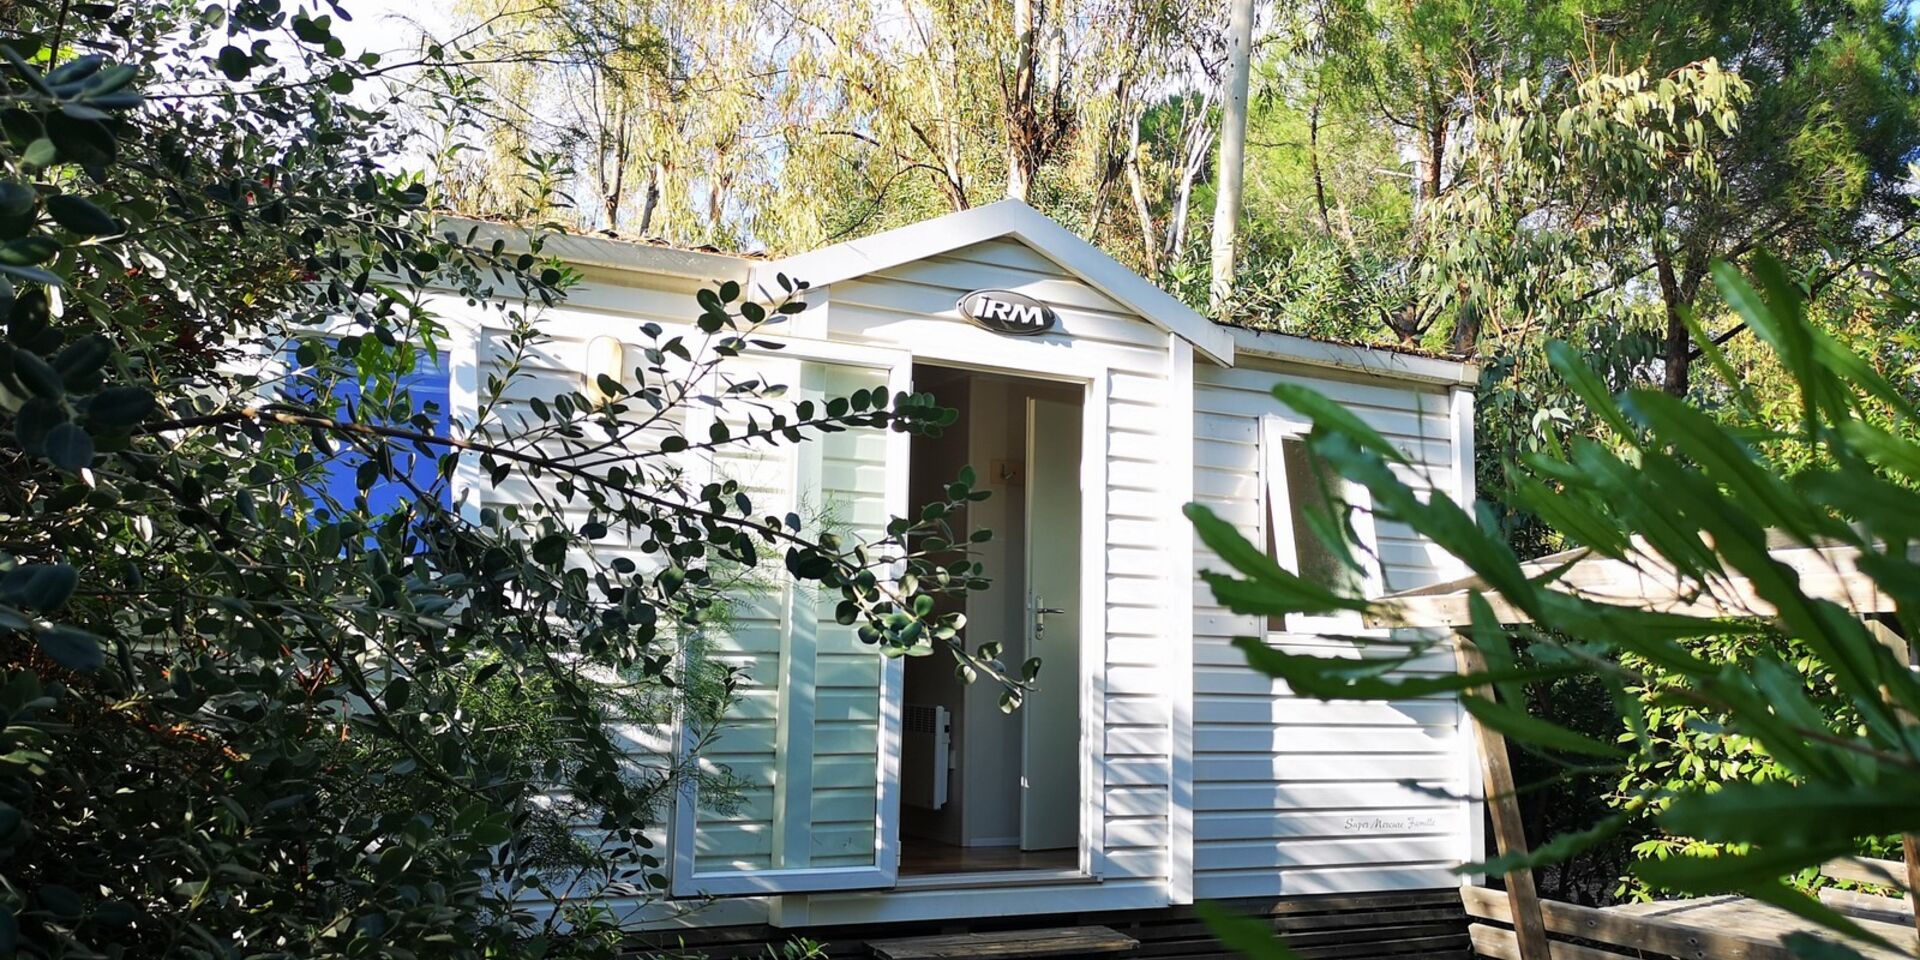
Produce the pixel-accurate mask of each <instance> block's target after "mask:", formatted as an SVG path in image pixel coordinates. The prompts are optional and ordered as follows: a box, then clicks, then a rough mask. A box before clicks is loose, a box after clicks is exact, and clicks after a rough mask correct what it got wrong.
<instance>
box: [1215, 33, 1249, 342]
mask: <svg viewBox="0 0 1920 960" xmlns="http://www.w3.org/2000/svg"><path fill="white" fill-rule="evenodd" d="M1227 43H1228V47H1227V90H1226V96H1225V98H1224V100H1225V103H1224V104H1223V106H1224V107H1225V114H1224V116H1223V117H1222V119H1221V123H1220V170H1219V172H1218V178H1217V179H1218V181H1219V184H1220V189H1219V193H1218V194H1216V196H1215V198H1214V205H1213V275H1212V282H1210V283H1209V284H1208V285H1207V301H1208V303H1209V305H1210V306H1211V307H1212V309H1213V311H1214V313H1215V314H1216V315H1217V314H1219V313H1220V312H1221V311H1222V310H1223V309H1224V308H1225V307H1226V305H1227V303H1228V302H1229V301H1231V300H1232V299H1233V254H1234V245H1235V242H1236V241H1237V240H1238V239H1239V233H1240V206H1241V195H1242V185H1243V183H1244V182H1245V179H1246V166H1247V80H1248V75H1249V74H1250V73H1251V71H1252V59H1253V0H1233V14H1232V20H1231V21H1230V22H1229V24H1228V27H1227Z"/></svg>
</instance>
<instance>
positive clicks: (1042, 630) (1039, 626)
mask: <svg viewBox="0 0 1920 960" xmlns="http://www.w3.org/2000/svg"><path fill="white" fill-rule="evenodd" d="M1033 602H1034V603H1036V604H1040V603H1045V602H1046V601H1044V600H1042V599H1040V598H1039V597H1035V598H1033ZM1050 613H1066V611H1065V610H1062V609H1060V608H1059V607H1041V606H1036V607H1034V609H1033V638H1034V639H1035V640H1038V639H1040V638H1041V637H1042V636H1043V635H1045V634H1046V632H1047V614H1050Z"/></svg>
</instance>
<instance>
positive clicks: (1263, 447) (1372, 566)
mask: <svg viewBox="0 0 1920 960" xmlns="http://www.w3.org/2000/svg"><path fill="white" fill-rule="evenodd" d="M1311 430H1312V425H1311V424H1308V423H1306V422H1305V421H1301V420H1295V419H1291V418H1288V417H1285V416H1281V415H1279V414H1267V415H1265V416H1262V417H1261V418H1260V429H1259V437H1258V450H1259V454H1258V458H1257V459H1258V461H1259V462H1258V468H1259V474H1260V484H1259V494H1260V501H1261V502H1260V522H1261V523H1262V525H1263V533H1264V534H1265V536H1264V537H1263V538H1262V539H1263V540H1264V541H1265V542H1266V543H1267V544H1268V546H1267V551H1268V555H1269V556H1270V557H1271V558H1272V559H1273V561H1274V562H1275V563H1277V564H1279V565H1280V567H1281V568H1282V569H1284V570H1286V571H1287V572H1288V573H1292V574H1294V575H1296V576H1298V575H1299V573H1300V555H1299V538H1300V537H1301V536H1302V535H1306V536H1312V535H1313V534H1312V531H1311V530H1307V531H1299V530H1295V529H1294V524H1293V497H1292V491H1291V490H1290V489H1289V484H1288V481H1287V464H1286V447H1285V445H1286V443H1287V442H1288V441H1296V442H1300V443H1305V442H1306V438H1307V434H1308V432H1310V431H1311ZM1339 480H1340V491H1339V492H1340V497H1341V499H1342V500H1344V501H1345V502H1346V504H1347V505H1348V506H1349V507H1351V508H1353V509H1352V511H1351V512H1350V513H1349V515H1348V516H1349V523H1351V525H1352V528H1353V532H1354V535H1355V537H1356V538H1358V539H1359V541H1360V542H1359V544H1358V545H1357V552H1358V559H1359V561H1360V564H1361V570H1360V576H1361V583H1362V590H1363V593H1364V595H1365V596H1366V597H1367V599H1369V600H1371V599H1375V598H1378V597H1380V596H1381V595H1383V594H1384V593H1385V592H1386V576H1385V571H1384V570H1383V569H1382V568H1381V563H1380V536H1379V529H1378V526H1377V525H1376V523H1375V521H1374V515H1373V494H1372V492H1371V491H1369V490H1368V489H1367V488H1366V487H1365V486H1363V485H1361V484H1358V483H1355V482H1353V481H1351V480H1348V479H1346V478H1344V477H1342V478H1339ZM1365 630H1366V624H1365V621H1364V619H1363V618H1362V617H1361V615H1360V613H1359V612H1358V611H1352V610H1340V611H1335V612H1333V613H1325V614H1303V613H1290V614H1287V615H1285V616H1284V617H1283V618H1282V619H1281V624H1280V627H1279V629H1274V627H1273V624H1272V620H1271V618H1269V620H1268V622H1267V625H1266V629H1265V632H1266V633H1269V634H1274V633H1281V634H1329V633H1332V634H1342V635H1354V634H1356V633H1360V632H1363V631H1365Z"/></svg>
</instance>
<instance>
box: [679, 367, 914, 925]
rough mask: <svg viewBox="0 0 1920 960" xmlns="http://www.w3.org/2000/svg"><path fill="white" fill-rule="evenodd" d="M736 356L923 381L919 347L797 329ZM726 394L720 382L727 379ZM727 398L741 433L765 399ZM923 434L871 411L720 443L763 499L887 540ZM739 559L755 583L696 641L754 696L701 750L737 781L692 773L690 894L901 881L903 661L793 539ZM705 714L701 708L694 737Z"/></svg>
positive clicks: (685, 850) (850, 379) (745, 696)
mask: <svg viewBox="0 0 1920 960" xmlns="http://www.w3.org/2000/svg"><path fill="white" fill-rule="evenodd" d="M785 343H786V346H785V347H784V349H781V350H778V351H765V352H751V353H748V354H746V355H744V356H742V357H741V358H740V359H738V360H730V361H728V362H727V363H726V364H723V365H722V367H723V372H724V374H725V376H726V377H727V378H729V379H730V380H733V381H736V382H737V381H739V380H742V379H746V378H748V377H751V376H753V375H756V374H758V375H763V376H765V377H766V378H767V379H768V380H769V381H770V382H772V383H776V384H782V385H784V386H786V387H787V392H786V395H785V397H783V398H782V399H781V400H780V401H778V402H777V403H776V406H777V407H784V406H786V405H787V404H789V403H798V402H800V401H803V400H811V401H812V402H813V403H814V405H815V406H816V407H819V406H820V405H821V404H822V403H823V402H824V401H826V400H829V399H832V398H844V397H848V396H850V395H851V394H853V393H855V392H856V391H861V390H872V389H873V388H875V387H878V386H886V387H887V388H888V392H889V394H894V393H898V392H901V391H905V390H910V389H911V384H910V380H911V376H912V365H911V359H910V358H909V357H908V356H907V355H906V354H904V353H899V352H896V351H888V350H877V349H871V348H863V347H854V346H849V345H844V344H831V343H823V342H818V341H799V340H794V341H785ZM716 395H718V394H716ZM749 415H751V416H753V417H754V418H755V419H756V420H757V421H759V422H760V423H762V424H764V423H765V422H766V421H767V419H768V413H767V412H766V411H765V410H763V409H761V408H759V407H757V406H750V405H747V404H732V403H728V404H723V405H722V406H720V407H719V408H717V409H715V410H713V411H711V414H710V416H711V418H712V420H710V421H709V422H708V423H704V424H689V429H688V434H689V436H690V437H692V438H694V439H701V438H704V437H705V436H706V434H707V432H708V430H709V429H710V428H711V426H712V425H713V422H712V421H713V420H717V421H718V422H720V423H724V424H726V425H727V426H728V427H729V428H730V429H731V431H732V432H733V433H734V434H736V435H737V434H738V433H740V432H742V431H743V430H744V429H745V427H746V421H747V418H748V416H749ZM907 441H908V435H907V434H905V433H896V432H893V431H890V430H882V429H875V428H865V427H862V428H855V429H848V430H846V431H844V432H839V433H831V434H826V435H817V434H815V435H810V438H809V439H807V440H806V441H804V442H801V443H798V444H794V443H786V442H783V443H781V444H779V445H777V446H768V445H766V444H764V443H755V444H751V445H746V444H729V445H725V446H724V447H723V448H721V451H720V452H717V453H716V454H715V455H714V456H713V457H712V462H711V468H712V472H713V473H712V475H713V477H715V478H731V479H734V480H737V481H739V482H740V483H741V485H742V486H743V487H744V488H745V489H746V491H747V493H748V495H749V496H750V497H751V498H752V500H753V506H754V512H755V513H756V514H758V515H762V516H784V515H785V514H787V513H788V512H789V511H791V512H794V513H797V514H799V516H800V518H801V522H802V524H803V532H805V533H808V534H815V533H818V532H819V531H821V530H823V529H824V530H827V531H831V532H833V533H835V534H837V535H839V536H840V537H841V539H842V540H843V541H847V542H849V543H851V542H852V541H855V540H866V541H869V542H877V541H878V540H879V539H880V537H881V536H882V534H883V533H884V530H885V527H886V524H887V521H888V520H889V519H890V518H891V517H894V516H898V515H901V514H904V513H905V511H906V509H907V504H906V489H907V487H906V485H907V456H908V448H907ZM768 553H769V556H767V557H764V558H763V559H762V560H761V563H760V565H759V567H758V568H756V569H754V570H744V571H739V573H738V575H739V577H740V586H739V589H737V590H736V591H734V594H735V595H736V596H738V597H739V598H740V599H739V600H737V601H736V602H735V603H734V604H733V608H732V609H730V610H728V611H726V615H725V616H723V617H721V618H719V620H718V622H717V623H716V624H714V625H712V626H710V627H709V628H708V629H707V630H706V632H705V633H704V634H703V635H702V636H701V637H698V638H695V640H694V642H697V643H700V644H704V645H705V647H706V656H707V657H708V659H709V660H711V661H715V662H717V663H724V664H726V665H729V666H733V667H736V668H738V669H739V670H740V671H741V672H742V673H743V674H744V675H745V676H746V677H747V680H746V682H745V683H744V684H743V685H742V687H741V691H742V695H741V700H740V703H739V704H738V705H737V706H736V707H735V708H734V710H733V711H732V712H731V713H730V715H729V716H728V717H727V718H726V719H725V720H724V721H723V723H722V724H721V726H720V728H719V731H718V734H717V736H716V737H715V738H714V739H713V740H712V741H711V742H710V743H709V744H708V745H707V747H706V748H705V749H703V750H701V755H700V758H699V762H700V764H701V765H702V767H703V768H704V769H707V770H711V771H715V772H721V771H723V770H724V772H725V773H727V774H730V775H731V776H732V778H734V780H735V781H736V783H737V789H735V790H733V791H731V793H732V796H715V797H702V796H700V795H699V790H698V789H697V788H694V787H688V788H686V789H683V790H682V791H681V793H680V796H679V798H678V800H677V803H676V804H675V810H674V818H673V847H674V856H673V873H672V893H673V895H674V896H679V897H692V896H730V895H757V894H777V893H802V892H808V891H820V890H857V889H871V888H876V887H889V886H892V885H893V882H894V876H895V872H896V869H897V866H898V862H899V742H900V689H901V664H900V661H899V660H897V659H889V658H886V657H883V656H882V655H881V654H880V652H879V651H878V650H877V649H875V648H874V647H870V646H868V645H866V644H864V643H861V642H860V640H859V638H858V637H857V636H856V634H855V630H854V628H853V627H851V626H841V625H840V624H838V623H836V622H835V621H834V607H835V605H836V604H837V603H838V601H839V594H838V592H829V591H823V590H820V589H817V588H815V587H812V586H810V585H808V586H798V585H795V584H793V583H792V581H791V579H790V578H789V577H788V576H787V574H786V572H785V569H784V557H783V553H784V552H783V551H768ZM698 736H699V731H697V730H695V729H692V727H691V725H689V724H686V723H683V724H682V730H681V746H682V749H683V750H690V749H691V748H692V746H693V744H694V743H695V742H696V740H697V739H698Z"/></svg>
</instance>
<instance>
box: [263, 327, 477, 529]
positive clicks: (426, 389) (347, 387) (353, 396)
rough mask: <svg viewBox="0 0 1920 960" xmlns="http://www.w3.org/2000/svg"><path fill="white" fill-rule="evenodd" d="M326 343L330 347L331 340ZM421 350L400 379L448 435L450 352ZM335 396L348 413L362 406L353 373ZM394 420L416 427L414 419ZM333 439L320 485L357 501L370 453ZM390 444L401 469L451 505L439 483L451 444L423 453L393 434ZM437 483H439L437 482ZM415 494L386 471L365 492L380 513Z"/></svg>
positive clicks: (436, 428)
mask: <svg viewBox="0 0 1920 960" xmlns="http://www.w3.org/2000/svg"><path fill="white" fill-rule="evenodd" d="M328 345H329V347H331V346H332V344H331V343H329V344H328ZM418 353H419V357H420V360H419V364H418V365H417V366H416V367H415V368H414V372H413V373H411V374H408V375H407V376H404V377H402V378H400V383H401V385H402V386H404V387H405V388H406V389H407V392H408V394H409V396H410V397H411V398H412V401H413V409H414V412H415V413H424V412H429V409H430V412H431V415H432V417H433V429H432V431H431V432H432V433H433V434H434V435H435V436H441V437H444V436H447V435H448V431H449V428H450V422H451V418H452V412H451V410H450V402H449V392H448V391H449V388H450V386H451V381H452V378H451V375H450V373H449V371H448V368H447V354H446V351H445V350H442V351H440V352H439V355H438V356H428V355H427V351H425V350H420V351H418ZM288 362H289V363H290V364H293V365H295V366H297V365H298V361H296V360H294V359H293V355H292V354H291V353H289V354H288ZM295 396H296V398H297V399H302V400H311V399H312V395H311V394H308V393H306V392H305V391H304V390H301V391H298V392H296V394H295ZM333 396H334V398H335V399H336V400H337V401H339V403H340V408H339V409H340V410H341V412H342V414H343V415H344V412H345V410H346V407H347V406H348V405H349V404H351V405H353V406H355V407H357V406H358V405H359V402H360V383H359V381H357V380H354V379H353V378H351V377H348V378H343V379H341V381H340V382H338V383H336V384H334V387H333ZM394 425H395V426H401V427H404V428H406V429H413V425H411V424H394ZM330 439H331V442H332V443H333V445H334V450H335V456H334V457H333V458H332V459H330V460H328V461H327V462H326V468H325V469H326V479H325V480H323V481H322V482H321V483H320V485H319V487H320V490H321V491H324V492H325V493H326V494H327V495H329V496H331V497H332V498H333V499H334V501H335V502H337V503H340V504H342V505H350V504H352V503H353V498H354V497H356V496H358V495H359V493H360V490H359V487H358V486H357V484H358V480H357V479H356V477H357V475H358V473H359V470H360V465H361V464H364V463H366V462H367V456H366V455H365V454H363V453H361V452H360V451H359V448H358V447H356V446H354V445H353V443H352V442H350V441H347V440H345V439H344V438H340V437H333V438H330ZM387 449H388V450H389V452H390V454H391V456H392V457H393V462H394V466H395V467H396V468H397V469H398V472H400V473H402V474H404V475H405V476H406V477H407V479H409V480H411V481H413V485H414V486H417V487H419V488H420V489H421V490H425V491H428V492H429V493H433V494H434V495H435V497H436V499H438V500H439V501H440V505H441V506H443V507H447V508H449V509H451V508H452V506H453V491H452V489H451V487H450V485H447V484H440V483H439V460H440V457H441V456H442V455H443V454H445V453H447V452H448V450H447V448H444V447H431V448H429V452H427V453H422V452H420V450H419V448H418V447H416V446H415V445H414V444H413V443H412V442H410V441H406V440H398V439H389V440H388V441H387ZM436 484H439V486H438V487H436V486H435V485H436ZM414 499H415V497H414V492H413V490H412V489H411V488H410V487H408V485H407V484H406V483H403V482H401V481H400V480H399V479H397V478H394V479H389V478H388V477H386V476H385V475H384V474H383V475H382V476H381V477H380V478H379V479H377V480H375V481H374V483H373V486H372V487H371V488H370V489H369V490H368V491H367V508H368V511H369V512H370V513H371V514H372V515H374V516H381V515H384V514H388V513H391V512H393V510H394V509H395V508H397V507H399V506H400V505H401V504H403V503H410V502H412V501H413V500H414Z"/></svg>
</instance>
